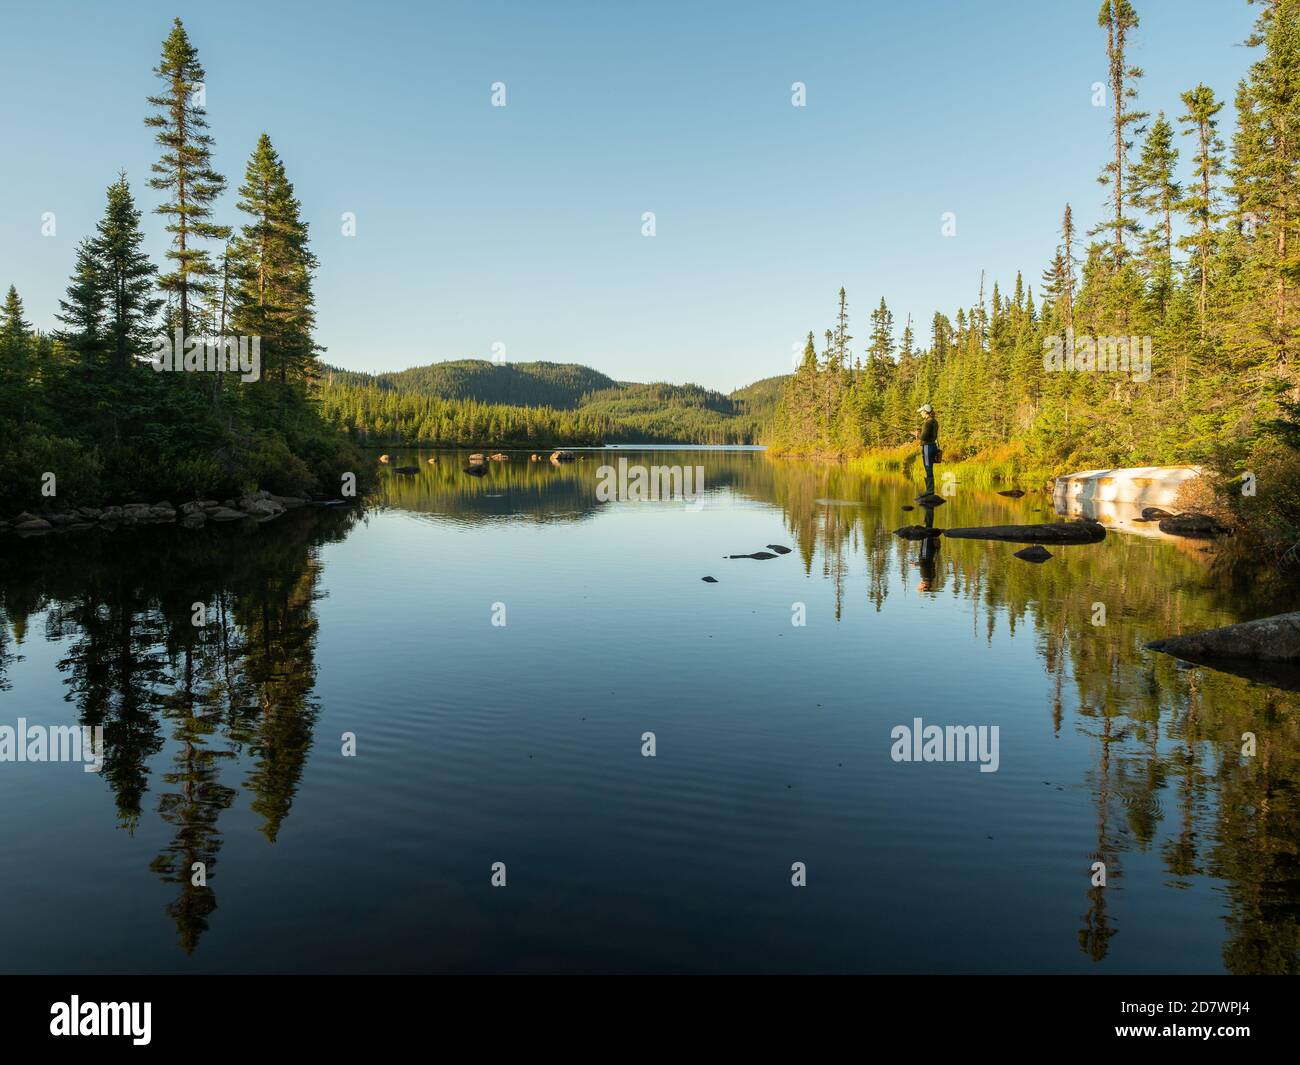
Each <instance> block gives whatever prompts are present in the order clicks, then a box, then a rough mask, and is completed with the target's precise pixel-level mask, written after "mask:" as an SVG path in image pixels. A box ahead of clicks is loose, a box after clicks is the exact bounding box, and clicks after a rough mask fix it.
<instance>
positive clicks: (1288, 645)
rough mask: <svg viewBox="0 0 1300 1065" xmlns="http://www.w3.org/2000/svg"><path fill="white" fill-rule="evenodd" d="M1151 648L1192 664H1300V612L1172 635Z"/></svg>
mask: <svg viewBox="0 0 1300 1065" xmlns="http://www.w3.org/2000/svg"><path fill="white" fill-rule="evenodd" d="M1147 647H1148V648H1149V649H1150V650H1152V651H1163V652H1164V653H1165V654H1167V655H1173V656H1174V657H1175V658H1185V659H1187V660H1188V661H1189V662H1195V661H1199V660H1202V659H1207V660H1213V659H1217V658H1251V659H1257V660H1259V661H1261V662H1300V612H1297V613H1292V614H1275V615H1273V616H1272V617H1270V618H1259V619H1258V620H1256V621H1244V622H1242V623H1241V624H1240V625H1225V626H1224V627H1223V628H1221V629H1207V630H1206V631H1205V632H1194V633H1191V634H1189V635H1186V636H1169V637H1166V638H1165V639H1163V640H1155V641H1153V642H1151V643H1149V644H1147Z"/></svg>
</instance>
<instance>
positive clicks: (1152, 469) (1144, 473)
mask: <svg viewBox="0 0 1300 1065" xmlns="http://www.w3.org/2000/svg"><path fill="white" fill-rule="evenodd" d="M1200 475H1201V468H1200V467H1199V466H1127V467H1121V468H1119V469H1110V470H1082V471H1080V472H1079V473H1067V474H1065V475H1063V476H1061V477H1058V478H1057V479H1056V484H1055V486H1054V487H1053V491H1052V502H1053V503H1055V505H1056V509H1057V510H1060V511H1066V510H1068V509H1069V508H1070V506H1071V504H1074V505H1076V506H1077V505H1079V504H1084V503H1133V504H1136V505H1138V506H1140V507H1171V508H1172V507H1175V506H1176V500H1177V498H1178V491H1179V489H1180V488H1182V486H1183V483H1184V482H1186V481H1190V480H1192V479H1193V478H1195V477H1199V476H1200Z"/></svg>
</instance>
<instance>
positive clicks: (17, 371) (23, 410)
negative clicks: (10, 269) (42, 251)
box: [0, 285, 33, 431]
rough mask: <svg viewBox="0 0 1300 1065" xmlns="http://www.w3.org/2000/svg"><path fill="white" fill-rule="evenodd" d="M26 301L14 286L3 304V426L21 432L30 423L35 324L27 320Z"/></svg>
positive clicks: (0, 365) (0, 372) (0, 402)
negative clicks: (33, 327)
mask: <svg viewBox="0 0 1300 1065" xmlns="http://www.w3.org/2000/svg"><path fill="white" fill-rule="evenodd" d="M23 313H24V311H23V301H22V300H21V299H19V297H18V290H17V289H16V288H14V286H13V285H10V286H9V291H8V293H6V295H5V300H4V304H3V305H0V427H4V426H5V425H7V426H8V427H9V430H8V431H14V430H15V429H21V428H22V427H23V426H24V425H25V424H26V421H27V413H28V402H29V391H30V387H29V386H30V380H29V377H30V374H31V353H32V348H33V340H32V326H31V323H30V322H28V321H26V320H25V319H24V318H23Z"/></svg>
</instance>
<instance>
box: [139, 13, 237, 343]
mask: <svg viewBox="0 0 1300 1065" xmlns="http://www.w3.org/2000/svg"><path fill="white" fill-rule="evenodd" d="M154 74H155V75H157V76H158V77H159V78H161V79H162V81H163V83H164V86H165V89H164V91H163V93H162V94H161V95H158V96H150V97H149V105H150V106H151V107H156V108H158V109H159V113H158V114H155V115H150V116H148V117H146V118H145V120H144V121H145V125H146V126H149V127H151V128H153V129H157V130H158V133H157V136H156V138H155V139H156V140H157V142H158V144H159V145H160V146H161V147H162V149H163V154H162V158H161V159H159V160H158V162H156V163H154V164H153V167H152V170H153V172H154V174H156V175H157V177H154V178H152V179H151V180H150V182H149V184H150V186H151V187H152V188H155V189H158V190H159V191H162V192H167V193H169V194H170V199H169V200H168V201H167V202H166V203H163V204H161V205H160V206H159V207H158V208H157V212H158V213H159V214H161V215H165V216H166V217H167V218H168V219H169V221H168V223H167V232H168V233H170V234H171V235H172V246H171V248H169V249H168V251H167V258H168V259H169V260H171V262H172V263H173V264H174V269H172V270H170V271H168V272H167V273H165V274H163V275H162V276H161V277H159V278H158V285H159V287H160V288H162V290H163V291H164V292H167V293H168V294H170V295H174V296H175V298H176V301H177V321H176V323H175V324H177V325H179V326H180V327H181V329H182V330H184V332H185V335H186V336H188V335H189V334H190V330H191V327H192V326H193V325H195V324H196V323H197V319H198V312H199V304H200V303H201V302H202V300H203V298H204V297H206V296H208V295H210V293H211V277H212V274H213V266H212V260H211V258H210V256H209V255H208V252H207V249H206V248H204V247H203V246H202V244H201V243H200V242H201V241H203V240H208V239H212V240H217V239H225V238H226V237H228V236H229V233H230V231H229V229H228V228H227V227H226V226H220V225H216V224H215V223H213V222H212V221H211V218H212V203H213V201H214V200H215V199H216V198H217V197H218V196H220V195H221V193H222V192H223V191H224V189H225V187H226V181H225V178H223V177H222V176H221V175H220V174H218V173H217V171H216V170H214V169H213V167H212V144H213V141H212V137H211V136H210V135H209V134H207V133H205V132H204V131H205V130H206V129H207V128H208V121H207V117H206V116H207V111H206V109H205V108H204V106H203V104H202V102H201V100H202V97H203V92H204V78H205V77H206V75H205V74H204V72H203V67H202V66H201V65H200V64H199V59H198V51H197V50H196V49H195V48H194V46H193V45H192V44H191V43H190V39H189V37H188V36H187V35H186V33H185V27H184V26H183V25H182V24H181V20H180V19H179V18H178V19H176V20H175V22H174V23H173V25H172V31H171V33H170V34H169V35H168V37H167V39H166V40H165V41H163V46H162V58H161V60H160V61H159V64H158V66H157V68H155V70H154Z"/></svg>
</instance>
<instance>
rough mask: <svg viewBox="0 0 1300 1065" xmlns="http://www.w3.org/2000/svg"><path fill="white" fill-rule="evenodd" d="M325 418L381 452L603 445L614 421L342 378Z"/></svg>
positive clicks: (332, 387)
mask: <svg viewBox="0 0 1300 1065" xmlns="http://www.w3.org/2000/svg"><path fill="white" fill-rule="evenodd" d="M321 414H322V415H323V417H324V418H325V419H326V420H327V421H328V422H329V423H330V424H332V425H334V426H336V427H338V428H341V429H343V430H345V431H346V432H347V433H348V434H349V435H350V436H351V438H352V439H353V440H355V441H357V442H358V443H361V444H369V445H376V446H379V445H397V444H401V445H407V446H415V445H423V446H428V447H456V446H465V447H470V446H473V447H492V446H499V447H510V446H515V447H524V446H532V445H536V446H537V447H544V446H548V445H550V446H557V445H561V444H572V445H598V444H601V443H603V442H604V441H605V439H606V438H607V437H608V436H609V435H610V432H611V427H612V423H611V422H610V421H609V420H608V419H605V418H601V417H599V416H595V415H592V414H589V413H587V412H585V411H564V410H554V409H552V408H550V407H518V406H511V405H509V404H505V403H483V402H480V401H478V400H475V399H443V398H441V397H439V396H434V395H428V394H425V393H420V392H397V391H394V390H392V389H386V388H382V387H380V386H379V385H378V384H375V383H369V384H364V385H355V384H344V383H342V382H340V381H339V380H338V379H337V378H335V379H334V380H333V381H331V382H330V383H329V384H328V385H327V386H326V387H325V388H324V389H322V391H321Z"/></svg>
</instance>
